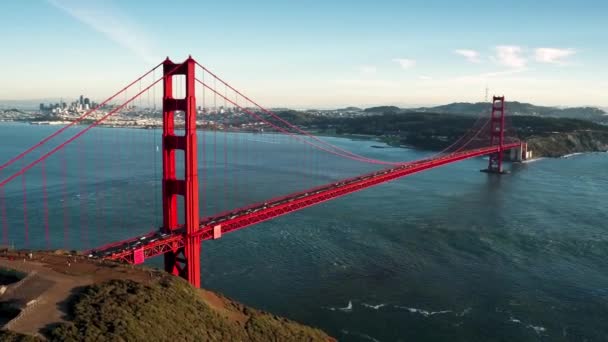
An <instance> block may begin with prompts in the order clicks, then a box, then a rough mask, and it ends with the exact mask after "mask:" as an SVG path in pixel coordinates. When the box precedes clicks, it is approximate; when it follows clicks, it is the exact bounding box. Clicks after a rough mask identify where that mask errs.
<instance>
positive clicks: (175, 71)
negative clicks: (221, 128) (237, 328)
mask: <svg viewBox="0 0 608 342" xmlns="http://www.w3.org/2000/svg"><path fill="white" fill-rule="evenodd" d="M195 66H196V62H195V61H194V60H193V59H192V58H191V57H189V58H188V59H187V60H186V61H185V62H184V63H182V64H181V65H179V64H175V63H173V62H171V60H169V58H167V59H166V60H165V62H164V63H163V70H164V75H165V78H164V80H163V88H164V95H163V141H162V143H163V180H162V185H163V229H164V230H165V232H167V233H175V231H176V230H177V229H179V228H181V227H180V225H181V223H180V222H179V215H178V205H177V196H178V195H179V196H183V198H184V219H185V222H183V228H184V231H183V232H181V233H182V234H183V235H184V243H183V245H180V244H178V242H175V244H174V245H173V246H172V250H171V251H170V252H168V253H166V254H165V270H166V271H167V272H169V273H172V274H174V275H177V276H180V277H182V278H184V279H186V280H188V282H190V284H192V285H193V286H195V287H200V283H201V275H200V245H201V243H200V239H197V238H196V237H194V236H193V234H194V233H195V232H196V231H197V230H198V228H199V201H198V163H197V145H196V97H195V83H194V82H195V78H194V77H195ZM170 72H172V74H171V75H168V74H169V73H170ZM175 75H184V76H185V89H186V97H185V98H183V99H176V98H174V97H173V81H174V78H173V77H174V76H175ZM176 111H181V112H183V113H184V118H185V128H184V130H185V133H184V135H175V112H176ZM176 150H182V151H184V162H185V167H184V175H183V178H179V179H178V178H177V177H176V174H175V173H176V168H175V152H176Z"/></svg>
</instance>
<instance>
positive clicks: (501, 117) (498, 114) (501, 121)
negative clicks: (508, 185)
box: [481, 96, 507, 174]
mask: <svg viewBox="0 0 608 342" xmlns="http://www.w3.org/2000/svg"><path fill="white" fill-rule="evenodd" d="M490 120H491V121H490V145H491V146H498V152H496V153H493V154H491V155H490V161H489V163H488V168H487V169H485V170H481V171H482V172H487V173H495V174H504V173H507V172H506V171H504V169H503V167H502V162H503V158H504V151H503V146H504V141H505V97H504V96H494V97H493V99H492V117H491V118H490Z"/></svg>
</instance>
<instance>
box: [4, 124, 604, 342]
mask: <svg viewBox="0 0 608 342" xmlns="http://www.w3.org/2000/svg"><path fill="white" fill-rule="evenodd" d="M54 129H56V127H36V126H29V125H18V124H2V125H0V138H2V139H3V140H2V145H1V146H0V160H2V161H5V160H7V159H9V158H10V157H12V156H13V155H15V154H16V153H17V152H19V151H21V150H23V149H24V148H25V147H26V146H29V145H31V144H32V143H33V142H35V141H37V140H39V139H40V138H42V137H44V136H46V135H47V134H48V133H49V132H51V131H53V130H54ZM114 131H123V132H126V131H127V130H118V129H112V130H108V129H105V131H103V129H101V130H98V132H93V133H92V136H94V135H95V134H97V135H98V136H99V135H102V134H105V135H106V136H107V135H108V134H118V138H116V139H119V140H120V139H121V138H120V134H123V133H120V132H119V133H108V132H114ZM99 132H102V133H99ZM157 133H158V132H157ZM249 138H251V139H254V138H256V137H249ZM97 139H99V138H97ZM102 139H103V138H102ZM106 139H107V138H106ZM128 139H132V141H129V144H130V146H134V145H133V144H138V143H140V144H141V145H142V146H144V145H145V146H152V147H151V148H148V149H145V148H143V147H142V149H141V150H140V152H139V153H137V155H132V156H131V155H125V156H124V157H125V158H124V161H125V163H128V162H130V161H133V162H132V164H129V165H128V168H130V169H129V170H128V172H127V171H125V170H123V173H125V172H127V173H126V176H125V177H124V179H123V178H120V177H118V176H114V177H113V176H112V174H111V172H108V171H106V172H105V173H100V174H97V175H95V176H93V177H92V178H94V179H95V180H96V183H95V184H93V185H90V184H89V183H87V182H85V181H81V182H76V181H70V182H68V183H67V184H66V187H67V188H68V192H70V198H71V197H75V196H86V195H87V194H90V195H91V194H95V193H97V192H98V193H102V194H103V195H102V196H103V199H104V202H103V203H104V205H103V210H105V211H106V214H107V212H112V213H116V215H115V217H114V218H112V217H111V218H110V219H109V220H110V221H109V223H108V224H107V225H106V226H103V227H97V228H96V229H95V230H93V231H87V232H86V234H88V235H87V237H86V238H83V237H82V234H80V233H79V229H80V228H81V227H79V225H78V223H79V222H81V221H80V220H82V218H80V217H74V216H72V215H68V220H70V223H71V225H70V227H71V228H70V229H69V231H67V232H65V231H63V230H62V229H61V228H60V227H51V229H50V234H51V236H50V237H49V240H50V244H51V245H53V244H62V243H63V242H62V241H65V240H67V241H68V242H70V246H94V245H96V244H99V243H103V242H110V241H112V240H116V239H120V238H124V237H126V236H129V235H133V234H134V233H141V232H143V231H146V230H149V229H152V228H153V227H154V223H155V221H158V217H153V218H152V221H151V222H150V224H149V225H148V226H146V227H140V226H138V225H137V222H138V221H139V220H143V219H144V218H147V219H150V217H149V215H147V213H148V212H154V209H155V208H156V210H157V209H158V205H159V204H158V198H159V196H157V195H154V193H155V192H158V191H160V190H159V189H158V182H157V181H155V179H157V178H159V177H160V175H159V174H158V170H156V169H155V168H154V167H149V166H146V165H148V164H146V163H147V162H150V163H151V164H150V165H157V164H158V161H159V160H158V159H157V158H158V157H157V156H154V153H155V151H154V145H155V143H158V141H157V140H155V138H154V132H152V131H145V130H131V133H130V134H129V138H128ZM206 139H208V138H206ZM327 139H329V138H327ZM96 141H99V140H90V141H89V143H90V144H95V142H96ZM155 141H156V142H155ZM331 141H332V143H335V144H338V145H339V146H341V147H344V148H347V149H350V150H353V151H357V152H359V153H364V154H366V155H373V156H374V157H378V158H385V159H390V160H408V159H414V158H419V157H421V156H424V155H426V154H428V153H425V152H420V151H412V150H406V149H399V148H386V149H374V148H372V147H371V145H378V143H377V142H370V141H353V140H348V139H337V138H331ZM262 145H263V146H264V147H260V148H263V149H264V151H263V152H264V153H273V151H274V150H273V149H276V154H278V155H281V153H283V152H285V151H284V150H283V149H284V148H285V147H284V146H283V145H282V144H271V143H268V144H259V146H262ZM252 146H258V145H255V144H251V145H250V148H257V147H252ZM85 147H86V145H85ZM77 151H78V150H76V149H75V150H74V151H72V153H74V154H76V153H77ZM142 151H144V152H142ZM110 152H111V151H104V150H100V151H96V153H98V154H103V153H110ZM114 152H115V151H114ZM254 152H255V151H249V153H250V154H251V153H254ZM122 153H123V154H128V153H136V152H127V151H126V150H125V151H124V152H122ZM144 155H145V156H146V157H144ZM82 158H84V159H82ZM87 158H88V157H86V156H84V155H83V154H81V159H80V160H88V159H87ZM142 158H144V159H145V158H147V159H146V162H141V163H140V162H134V160H141V159H142ZM286 159H287V161H286ZM75 160H76V159H75ZM274 160H275V161H273V162H272V163H275V164H272V163H270V164H269V163H264V164H263V165H262V164H255V163H254V162H252V164H243V165H241V166H242V167H241V168H240V169H239V170H240V171H239V172H240V173H234V175H238V176H239V177H238V179H240V183H238V184H239V186H238V189H236V191H238V193H240V195H237V196H235V198H237V200H236V201H237V202H238V198H242V201H243V203H242V204H246V203H245V202H246V201H247V200H248V199H249V198H256V200H263V199H264V195H265V194H267V193H268V191H269V190H267V189H268V188H270V187H272V188H273V189H275V190H276V189H277V188H278V189H279V190H280V191H279V192H281V193H287V192H290V191H293V190H295V189H297V188H298V186H297V185H299V184H294V183H293V182H287V183H288V184H284V183H283V182H281V179H283V177H286V176H285V174H286V173H289V172H296V171H297V170H298V168H295V167H293V163H294V161H293V160H291V161H290V160H289V159H288V158H275V159H274ZM154 162H156V164H154ZM70 163H73V164H70ZM333 163H338V164H334V165H333V166H334V168H332V170H331V171H328V172H331V174H324V170H323V168H322V167H320V168H319V169H317V171H315V172H318V174H317V175H315V177H317V178H316V179H318V180H319V181H324V180H328V181H329V180H332V179H337V178H340V176H341V175H340V174H339V172H338V173H336V172H337V171H336V170H341V169H342V170H345V171H344V172H345V175H344V176H350V175H352V174H351V173H352V172H353V168H352V166H350V165H351V164H345V165H344V167H343V168H340V164H339V163H341V162H340V161H333ZM345 163H346V162H345ZM486 163H487V161H486V160H483V159H474V160H468V161H463V162H460V163H456V164H453V165H448V166H445V167H442V168H439V169H436V170H431V171H427V172H424V173H421V174H417V175H413V176H410V177H407V178H405V179H401V180H398V181H395V182H392V183H389V184H384V185H380V186H377V187H375V188H372V189H368V190H365V191H362V192H359V193H356V194H352V195H349V196H347V197H345V198H341V199H338V200H334V201H331V202H328V203H324V204H321V205H318V206H316V207H312V208H309V209H305V210H303V211H300V212H297V213H294V214H291V215H288V216H285V217H280V218H277V219H275V220H272V221H269V222H266V223H263V224H259V225H257V226H255V227H251V228H248V229H244V230H242V231H239V232H237V233H233V234H229V235H225V236H224V237H222V238H221V239H220V240H217V241H213V242H205V243H204V244H203V247H202V264H203V269H202V282H203V286H204V287H206V288H209V289H212V290H216V291H218V292H221V293H223V294H225V295H227V296H229V297H232V298H234V299H236V300H238V301H241V302H243V303H245V304H248V305H251V306H254V307H256V308H260V309H263V310H267V311H270V312H273V313H276V314H279V315H283V316H286V317H289V318H291V319H294V320H297V321H300V322H303V323H306V324H310V325H313V326H318V327H320V328H322V329H324V330H325V331H327V332H328V333H330V334H331V335H333V336H336V337H338V338H339V339H340V340H345V341H399V340H403V341H410V340H431V341H433V340H435V341H491V340H496V341H499V340H500V341H505V340H506V341H522V340H529V341H541V340H542V341H544V340H558V341H559V340H563V341H579V340H580V341H583V340H588V341H602V340H607V339H608V324H606V322H608V262H607V261H608V228H607V227H606V223H605V222H608V210H606V209H605V206H606V203H608V192H607V191H606V189H608V175H607V174H606V172H605V169H606V167H607V166H608V155H607V154H603V153H600V154H586V155H579V156H575V157H572V158H569V159H544V160H539V161H536V162H532V163H528V164H518V165H513V172H512V173H511V174H509V175H506V176H495V175H487V174H484V173H480V172H479V170H480V169H482V168H484V167H485V165H486ZM68 164H69V165H68V166H67V167H66V169H67V170H68V171H67V172H70V174H71V173H72V172H74V175H76V170H77V169H78V165H77V163H76V162H74V161H72V162H68ZM207 166H208V169H210V170H212V169H213V168H212V166H211V165H207ZM336 166H337V167H336ZM365 170H367V169H366V167H362V168H361V171H365ZM9 171H10V170H4V171H2V173H0V175H2V176H3V177H5V176H6V175H7V174H9V173H10V172H9ZM347 171H348V172H347ZM355 171H356V170H355ZM32 172H34V171H32ZM61 172H62V171H61V168H60V167H59V166H58V165H56V166H53V164H50V163H49V164H48V172H47V182H48V183H49V195H48V196H49V198H50V201H53V200H55V202H56V203H68V204H67V206H68V209H70V208H72V207H70V206H76V205H77V204H75V203H76V202H74V200H73V199H72V202H74V203H72V202H70V198H68V199H67V200H68V202H62V198H59V197H60V196H62V195H60V194H62V193H63V192H62V191H61V186H63V185H62V179H63V178H62V176H61ZM209 172H210V173H212V171H209ZM235 172H236V171H235ZM127 176H128V177H127ZM27 177H28V178H27V179H28V186H31V185H30V182H32V184H35V183H36V182H39V181H40V180H39V179H37V176H36V174H32V175H29V174H28V176H27ZM208 179H209V184H208V186H213V185H212V184H211V183H212V182H213V181H214V178H213V177H212V176H211V175H208ZM313 179H314V177H313ZM15 183H16V184H14V185H11V186H8V187H7V188H6V190H5V191H6V197H7V201H8V209H9V213H8V219H9V224H10V226H11V230H10V232H9V239H10V240H11V241H10V242H11V243H13V244H16V245H18V246H19V245H20V244H21V243H22V242H20V241H22V240H23V239H22V237H23V235H22V232H19V231H16V229H13V228H14V227H17V226H19V225H20V224H21V220H22V219H21V216H22V212H21V211H20V210H22V208H21V206H20V203H21V202H20V201H21V192H20V191H19V189H20V188H19V186H20V185H21V183H20V181H19V180H16V182H15ZM79 184H80V185H79ZM83 184H84V188H85V189H84V190H83V189H82V187H83ZM144 190H145V191H144ZM28 191H29V190H28ZM36 191H38V190H32V193H29V192H28V195H30V196H33V198H35V196H37V194H39V193H37V192H36ZM216 195H217V194H216ZM58 196H59V197H58ZM91 196H92V195H91ZM55 202H53V203H55ZM79 202H81V201H79ZM209 202H221V196H220V198H213V197H210V198H209ZM37 205H38V207H37ZM80 205H81V206H82V204H80ZM88 205H89V203H85V206H88ZM95 205H96V204H95ZM40 206H42V204H36V202H30V201H28V211H29V216H30V229H31V232H30V236H29V242H28V243H29V246H30V247H38V248H43V247H44V245H45V243H46V242H45V241H44V239H43V238H42V235H41V234H36V232H40V231H41V230H40V227H39V226H40V219H39V218H37V217H39V216H40V215H41V214H40V213H41V212H42V208H41V207H40ZM63 206H64V205H63V204H56V207H53V208H51V214H50V215H51V218H53V215H54V216H57V217H58V218H59V220H60V221H61V215H62V210H61V208H62V207H63ZM220 206H221V205H219V204H212V203H208V204H207V206H206V207H205V209H204V210H208V211H214V210H216V211H217V210H220V209H221V208H220ZM68 211H69V210H68ZM157 211H158V210H157ZM84 219H87V218H86V217H85V218H84ZM51 221H52V220H51ZM115 225H119V226H121V227H123V228H121V230H120V231H116V230H113V229H111V227H113V226H115ZM124 227H132V228H124ZM66 234H67V239H66V236H65V235H66ZM159 262H160V260H152V261H151V264H152V265H159Z"/></svg>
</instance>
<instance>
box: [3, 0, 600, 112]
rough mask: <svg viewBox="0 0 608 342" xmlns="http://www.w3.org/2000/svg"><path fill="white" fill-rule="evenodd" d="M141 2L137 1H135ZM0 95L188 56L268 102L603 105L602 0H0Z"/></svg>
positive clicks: (98, 94) (129, 74) (116, 81)
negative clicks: (489, 97) (499, 100)
mask: <svg viewBox="0 0 608 342" xmlns="http://www.w3.org/2000/svg"><path fill="white" fill-rule="evenodd" d="M144 4H145V5H144ZM0 13H2V14H3V16H2V18H3V20H2V21H0V32H2V34H1V35H0V46H2V53H1V54H0V62H1V63H2V73H3V77H0V100H1V99H4V100H7V99H31V98H53V97H61V96H63V97H76V96H77V95H79V94H81V93H84V94H87V95H90V96H91V97H93V98H96V99H102V98H104V97H106V96H108V95H110V94H111V93H112V92H113V90H116V89H118V88H119V87H120V86H122V85H123V84H125V83H126V82H127V81H129V80H131V79H133V78H135V77H136V76H137V75H139V74H141V73H142V72H144V71H145V70H147V69H149V68H150V67H151V66H153V65H154V64H156V63H158V62H159V61H160V60H162V59H163V58H164V57H165V56H167V55H168V56H171V57H172V59H174V60H181V59H183V58H185V57H187V56H188V54H192V56H193V57H194V58H196V59H197V60H198V61H199V62H201V63H202V64H204V65H207V66H208V67H209V68H210V69H212V70H214V71H216V72H217V73H218V74H219V75H221V76H222V77H223V78H225V79H227V80H228V81H230V82H231V83H233V84H234V85H236V86H237V87H239V88H241V89H242V90H243V91H244V92H245V93H247V94H250V95H251V96H252V97H254V98H256V99H258V100H259V102H261V103H263V104H266V105H268V106H291V107H298V108H304V107H325V108H327V107H338V106H344V105H358V106H370V105H378V104H396V105H401V106H415V105H430V104H442V103H447V102H453V101H480V100H483V98H484V93H485V87H486V85H487V86H488V87H489V88H490V93H496V94H504V95H506V96H507V98H508V99H510V100H518V101H526V102H533V103H537V104H546V105H566V106H574V105H595V106H608V96H607V94H608V68H607V66H608V65H607V64H608V63H607V62H606V60H607V59H606V56H607V54H608V44H606V37H608V21H607V19H606V13H608V2H606V1H600V0H597V1H585V0H580V1H572V0H569V1H561V0H557V1H543V2H540V1H538V2H532V1H515V0H513V1H506V0H505V1H490V0H485V1H477V0H473V1H466V2H455V1H451V0H426V1H406V0H401V1H387V0H376V1H356V0H351V1H330V0H325V1H318V0H312V1H264V0H261V1H255V2H253V1H242V0H233V1H213V2H207V1H179V0H175V1H170V2H169V1H145V2H143V1H135V0H130V1H116V0H114V1H78V0H48V1H46V0H39V1H3V2H1V3H0Z"/></svg>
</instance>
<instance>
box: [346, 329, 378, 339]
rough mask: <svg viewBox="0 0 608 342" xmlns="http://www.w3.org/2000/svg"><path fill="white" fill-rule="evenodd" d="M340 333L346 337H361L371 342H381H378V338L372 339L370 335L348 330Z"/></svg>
mask: <svg viewBox="0 0 608 342" xmlns="http://www.w3.org/2000/svg"><path fill="white" fill-rule="evenodd" d="M340 332H342V334H344V335H353V336H358V337H361V338H363V339H366V340H369V341H374V342H380V340H378V339H376V338H373V337H371V336H369V335H366V334H363V333H360V332H356V331H348V330H346V329H342V330H341V331H340Z"/></svg>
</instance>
